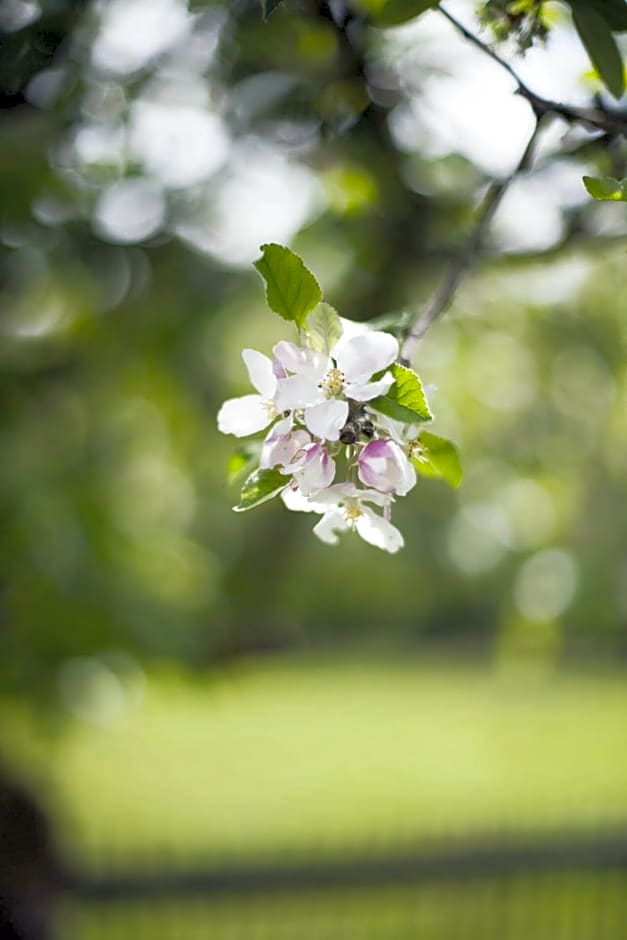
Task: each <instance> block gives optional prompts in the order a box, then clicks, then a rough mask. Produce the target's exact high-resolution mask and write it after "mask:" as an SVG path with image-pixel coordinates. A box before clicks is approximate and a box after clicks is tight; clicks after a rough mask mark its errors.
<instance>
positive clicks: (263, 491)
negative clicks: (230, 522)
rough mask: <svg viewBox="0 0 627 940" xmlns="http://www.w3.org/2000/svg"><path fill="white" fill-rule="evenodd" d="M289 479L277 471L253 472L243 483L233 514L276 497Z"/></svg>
mask: <svg viewBox="0 0 627 940" xmlns="http://www.w3.org/2000/svg"><path fill="white" fill-rule="evenodd" d="M288 483H289V479H288V477H286V476H285V474H283V473H280V472H279V471H278V470H276V469H274V470H255V471H254V473H251V475H250V476H249V477H248V479H247V480H246V481H245V483H244V485H243V487H242V492H241V494H240V500H239V503H238V505H237V506H233V509H234V510H235V512H245V511H246V510H247V509H253V508H254V507H255V506H260V505H261V504H262V503H265V502H267V501H268V500H269V499H272V497H273V496H277V495H278V494H279V493H280V492H281V490H284V489H285V487H286V486H287V485H288Z"/></svg>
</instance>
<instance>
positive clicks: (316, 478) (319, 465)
mask: <svg viewBox="0 0 627 940" xmlns="http://www.w3.org/2000/svg"><path fill="white" fill-rule="evenodd" d="M302 453H303V457H302V458H301V459H298V458H299V455H298V454H297V455H296V458H297V462H296V463H295V464H292V465H291V467H290V466H288V467H286V468H285V470H286V472H288V471H290V470H292V472H293V473H294V479H295V480H296V482H297V483H298V486H299V489H300V491H301V492H302V493H303V494H304V495H305V496H312V495H313V494H314V493H317V492H318V490H324V489H326V487H328V486H330V485H331V483H333V477H334V476H335V461H334V460H333V458H332V457H330V456H329V455H328V454H327V452H326V450H325V449H324V447H323V446H322V444H309V445H308V446H307V447H305V448H304V451H303V452H302Z"/></svg>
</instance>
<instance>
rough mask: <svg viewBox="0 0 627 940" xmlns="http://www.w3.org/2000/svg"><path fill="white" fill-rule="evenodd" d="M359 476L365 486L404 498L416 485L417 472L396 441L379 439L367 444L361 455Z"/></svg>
mask: <svg viewBox="0 0 627 940" xmlns="http://www.w3.org/2000/svg"><path fill="white" fill-rule="evenodd" d="M357 472H358V476H359V479H360V480H361V482H362V483H363V484H364V485H365V486H372V487H373V488H374V489H375V490H379V492H380V493H398V495H399V496H404V495H405V493H408V492H409V490H410V489H411V488H412V487H413V486H414V485H415V483H416V471H415V470H414V468H413V467H412V465H411V463H410V462H409V460H408V459H407V457H406V456H405V454H404V453H403V451H402V450H401V448H400V447H399V446H398V444H396V443H395V442H394V441H391V440H384V439H378V440H376V441H370V443H369V444H366V446H365V447H364V449H363V450H362V451H361V453H360V455H359V467H358V471H357Z"/></svg>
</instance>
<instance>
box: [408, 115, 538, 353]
mask: <svg viewBox="0 0 627 940" xmlns="http://www.w3.org/2000/svg"><path fill="white" fill-rule="evenodd" d="M541 124H542V119H541V117H536V123H535V126H534V128H533V132H532V134H531V137H530V138H529V141H528V142H527V146H526V147H525V149H524V152H523V154H522V156H521V158H520V160H519V161H518V163H517V165H516V167H515V168H514V170H513V171H512V172H511V173H510V175H509V176H508V177H506V179H504V180H495V181H494V182H492V183H491V184H490V186H489V187H488V191H487V192H486V194H485V196H484V197H483V201H482V203H481V205H480V206H479V209H478V212H477V222H476V225H475V227H474V228H473V229H472V231H471V233H470V236H469V237H468V240H467V242H466V244H465V245H464V247H463V248H462V250H461V251H460V252H459V254H458V255H457V257H456V258H455V259H454V260H453V262H452V263H451V266H450V268H449V270H448V273H447V275H446V276H445V277H444V279H443V280H442V282H441V283H440V286H439V287H438V289H437V290H436V292H435V294H434V295H433V297H432V298H431V301H430V302H429V304H428V306H427V308H426V309H425V310H424V311H423V313H422V314H421V316H419V317H418V319H417V321H416V322H415V323H414V324H410V325H409V326H408V327H407V329H406V331H405V334H404V336H403V337H402V339H403V342H402V350H401V355H402V358H403V359H405V360H409V359H411V351H412V347H413V345H414V343H415V342H416V341H417V340H419V339H420V338H421V336H423V335H424V334H425V332H426V331H427V330H428V329H429V327H430V326H431V324H432V323H433V322H434V320H437V318H438V317H439V316H440V315H441V314H442V313H444V311H445V310H447V309H448V307H449V306H450V304H451V301H452V300H453V297H454V296H455V291H456V290H457V288H458V286H459V284H460V282H461V280H462V278H463V276H464V274H465V273H466V271H467V270H468V268H469V267H470V266H471V265H472V263H473V261H474V260H475V258H476V257H477V255H478V253H479V251H480V249H481V246H482V243H483V240H484V238H485V235H486V232H487V231H488V228H489V227H490V224H491V222H492V219H493V218H494V215H495V213H496V210H497V209H498V207H499V206H500V204H501V202H502V200H503V197H504V196H505V193H506V192H507V190H508V189H509V187H510V185H511V183H512V182H513V181H514V180H515V179H516V177H517V176H519V174H521V173H523V172H524V171H525V170H527V169H528V168H529V167H530V166H531V163H532V161H533V157H534V153H535V149H536V143H537V140H538V135H539V133H540V129H541Z"/></svg>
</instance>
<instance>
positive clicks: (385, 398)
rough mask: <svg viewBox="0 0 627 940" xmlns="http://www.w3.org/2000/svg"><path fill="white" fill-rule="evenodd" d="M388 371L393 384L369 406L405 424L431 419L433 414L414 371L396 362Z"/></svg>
mask: <svg viewBox="0 0 627 940" xmlns="http://www.w3.org/2000/svg"><path fill="white" fill-rule="evenodd" d="M390 371H391V372H392V374H393V375H394V379H395V382H394V385H393V386H392V388H391V389H390V390H389V392H388V393H387V395H381V396H380V398H375V399H374V401H371V402H370V406H371V407H372V408H374V409H375V410H376V411H380V412H381V414H382V415H387V417H388V418H393V419H394V420H395V421H403V422H404V423H405V424H415V423H416V422H417V421H431V418H432V417H433V415H432V414H431V412H430V411H429V405H428V404H427V399H426V398H425V393H424V391H423V388H422V383H421V381H420V379H419V378H418V376H417V375H416V373H415V372H414V371H413V370H412V369H408V368H407V366H402V365H401V364H400V363H398V362H395V363H394V365H392V366H391V369H390Z"/></svg>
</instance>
